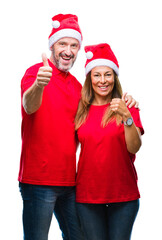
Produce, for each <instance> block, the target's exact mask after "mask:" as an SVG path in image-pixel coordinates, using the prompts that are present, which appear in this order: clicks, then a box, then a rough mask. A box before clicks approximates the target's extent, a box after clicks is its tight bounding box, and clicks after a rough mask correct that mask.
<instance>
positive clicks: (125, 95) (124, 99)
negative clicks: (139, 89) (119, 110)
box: [122, 92, 128, 102]
mask: <svg viewBox="0 0 162 240" xmlns="http://www.w3.org/2000/svg"><path fill="white" fill-rule="evenodd" d="M122 100H123V101H125V102H126V101H127V100H128V99H127V93H126V92H125V93H123V96H122Z"/></svg>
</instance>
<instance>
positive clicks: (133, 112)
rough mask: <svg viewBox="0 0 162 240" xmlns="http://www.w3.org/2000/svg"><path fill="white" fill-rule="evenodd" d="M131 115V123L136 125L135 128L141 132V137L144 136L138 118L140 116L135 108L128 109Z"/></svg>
mask: <svg viewBox="0 0 162 240" xmlns="http://www.w3.org/2000/svg"><path fill="white" fill-rule="evenodd" d="M129 111H130V113H131V115H132V118H133V121H134V123H135V125H136V127H138V128H139V129H140V131H141V135H143V134H144V128H143V126H142V122H141V118H140V114H139V108H135V107H132V108H130V109H129Z"/></svg>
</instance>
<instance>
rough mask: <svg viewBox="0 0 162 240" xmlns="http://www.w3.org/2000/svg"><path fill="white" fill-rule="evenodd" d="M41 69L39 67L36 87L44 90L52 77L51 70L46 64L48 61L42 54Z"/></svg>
mask: <svg viewBox="0 0 162 240" xmlns="http://www.w3.org/2000/svg"><path fill="white" fill-rule="evenodd" d="M42 61H43V65H44V66H43V67H40V68H39V70H38V73H37V79H36V81H35V83H36V85H37V86H38V87H40V88H44V87H45V86H47V85H48V83H49V81H50V79H51V77H52V68H51V67H50V66H49V64H48V59H47V56H46V54H45V53H43V54H42Z"/></svg>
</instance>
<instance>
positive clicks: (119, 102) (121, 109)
mask: <svg viewBox="0 0 162 240" xmlns="http://www.w3.org/2000/svg"><path fill="white" fill-rule="evenodd" d="M110 109H111V110H112V111H113V112H114V113H117V114H119V115H121V116H123V115H124V114H125V113H127V112H128V109H127V106H126V104H125V102H124V100H123V99H120V98H113V99H112V101H111V103H110Z"/></svg>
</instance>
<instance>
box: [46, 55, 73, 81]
mask: <svg viewBox="0 0 162 240" xmlns="http://www.w3.org/2000/svg"><path fill="white" fill-rule="evenodd" d="M48 62H49V65H50V67H51V68H52V69H53V72H52V75H53V76H56V75H60V76H62V77H63V78H66V77H67V76H69V72H63V71H61V70H59V69H58V68H57V67H56V66H55V65H54V64H53V63H52V62H51V61H50V60H49V59H48Z"/></svg>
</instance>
